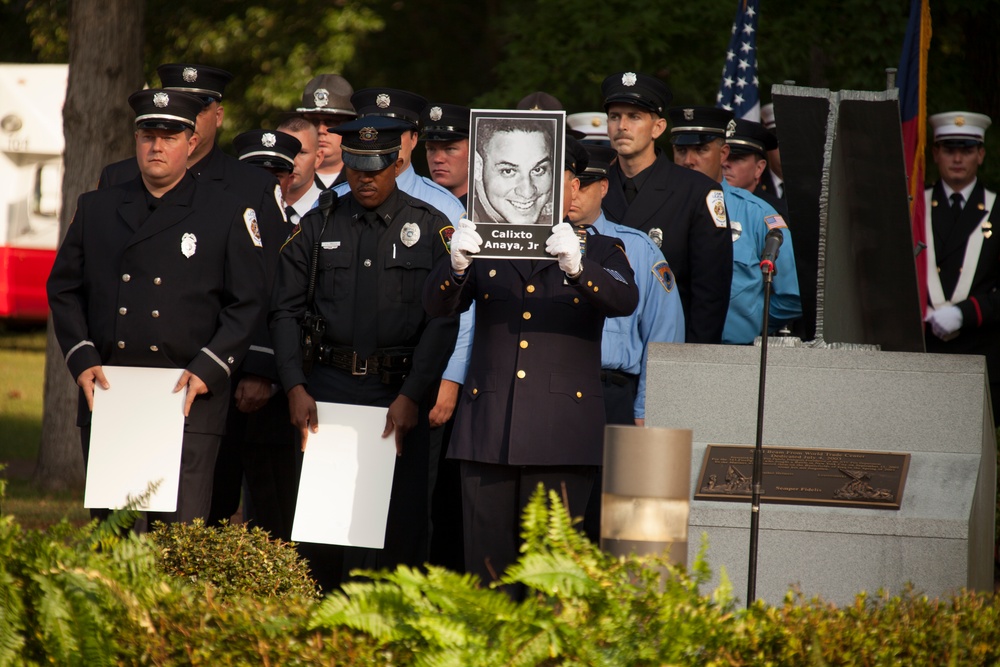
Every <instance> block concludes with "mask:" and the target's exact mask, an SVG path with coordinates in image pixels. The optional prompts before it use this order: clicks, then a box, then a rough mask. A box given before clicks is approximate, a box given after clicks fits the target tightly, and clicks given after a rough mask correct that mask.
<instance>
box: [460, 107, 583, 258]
mask: <svg viewBox="0 0 1000 667" xmlns="http://www.w3.org/2000/svg"><path fill="white" fill-rule="evenodd" d="M565 132H566V113H565V112H564V111H510V110H495V109H473V110H472V114H471V117H470V126H469V145H470V149H471V150H470V151H469V181H470V183H471V186H472V187H471V188H470V191H469V209H468V217H469V219H470V220H472V221H473V222H475V223H476V231H477V232H478V233H479V235H480V236H481V237H482V239H483V245H482V251H481V252H480V254H479V255H477V257H483V258H488V259H555V258H554V257H552V255H549V254H548V253H546V252H545V241H546V240H547V239H548V237H549V235H550V234H551V233H552V226H553V225H555V224H556V223H558V222H560V221H561V220H562V197H563V155H564V151H565V142H564V137H565Z"/></svg>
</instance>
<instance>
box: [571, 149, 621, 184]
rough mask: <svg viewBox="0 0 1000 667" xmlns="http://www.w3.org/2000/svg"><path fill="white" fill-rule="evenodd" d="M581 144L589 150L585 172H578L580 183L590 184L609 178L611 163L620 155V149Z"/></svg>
mask: <svg viewBox="0 0 1000 667" xmlns="http://www.w3.org/2000/svg"><path fill="white" fill-rule="evenodd" d="M581 144H582V145H583V147H584V149H586V151H587V168H586V169H584V170H583V173H580V174H577V176H578V177H579V178H580V184H581V185H590V184H591V183H596V182H597V181H599V180H601V179H602V178H607V177H608V172H609V171H611V163H612V162H614V159H615V158H616V157H618V151H616V150H615V149H614V148H611V147H610V146H601V145H599V144H587V143H583V142H581Z"/></svg>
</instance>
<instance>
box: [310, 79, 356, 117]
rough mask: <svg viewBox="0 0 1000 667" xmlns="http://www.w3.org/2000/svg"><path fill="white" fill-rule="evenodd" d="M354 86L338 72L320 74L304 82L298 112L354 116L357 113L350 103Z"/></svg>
mask: <svg viewBox="0 0 1000 667" xmlns="http://www.w3.org/2000/svg"><path fill="white" fill-rule="evenodd" d="M352 95H354V88H353V86H351V84H350V82H348V80H347V79H345V78H344V77H342V76H340V75H339V74H320V75H319V76H314V77H313V78H312V79H311V80H310V81H309V83H307V84H306V88H305V90H304V91H303V92H302V106H300V107H298V108H296V109H295V111H296V112H298V113H314V114H329V115H331V116H347V117H349V118H354V117H355V116H357V115H358V114H357V113H356V112H355V111H354V106H352V105H351V96H352Z"/></svg>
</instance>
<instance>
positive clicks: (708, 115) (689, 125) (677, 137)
mask: <svg viewBox="0 0 1000 667" xmlns="http://www.w3.org/2000/svg"><path fill="white" fill-rule="evenodd" d="M667 113H668V114H669V116H670V126H671V127H670V143H672V144H677V145H678V146H700V145H701V144H707V143H708V142H710V141H712V140H713V139H726V138H727V137H729V136H731V135H732V134H733V132H735V131H736V120H735V119H734V118H733V112H732V111H726V110H725V109H720V108H718V107H673V108H672V109H670V111H668V112H667Z"/></svg>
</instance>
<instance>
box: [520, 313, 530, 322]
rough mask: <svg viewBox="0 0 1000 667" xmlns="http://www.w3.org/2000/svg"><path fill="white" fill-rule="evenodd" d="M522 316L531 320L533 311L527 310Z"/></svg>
mask: <svg viewBox="0 0 1000 667" xmlns="http://www.w3.org/2000/svg"><path fill="white" fill-rule="evenodd" d="M521 317H523V318H524V319H526V320H530V319H531V313H529V312H525V313H524V314H523V315H521Z"/></svg>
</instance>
